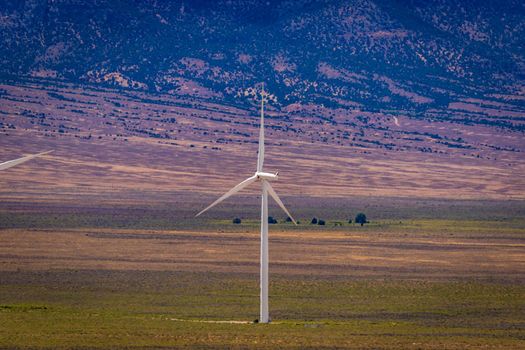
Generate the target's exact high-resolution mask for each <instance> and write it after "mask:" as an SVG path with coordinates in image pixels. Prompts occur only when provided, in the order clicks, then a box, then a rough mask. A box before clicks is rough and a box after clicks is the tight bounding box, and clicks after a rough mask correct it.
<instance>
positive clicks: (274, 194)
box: [264, 181, 297, 225]
mask: <svg viewBox="0 0 525 350" xmlns="http://www.w3.org/2000/svg"><path fill="white" fill-rule="evenodd" d="M264 182H265V183H266V188H267V189H268V193H269V194H270V196H272V198H273V199H274V200H275V201H276V202H277V204H279V206H280V207H281V209H282V210H284V212H285V213H286V215H288V216H289V217H290V219H292V222H293V223H294V224H296V225H297V222H296V221H295V219H294V218H293V216H292V214H290V212H289V211H288V210H287V209H286V207H285V206H284V204H283V202H282V201H281V199H280V198H279V196H278V195H277V193H276V192H275V190H274V189H273V187H272V185H270V183H269V182H268V181H264Z"/></svg>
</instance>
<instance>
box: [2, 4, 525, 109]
mask: <svg viewBox="0 0 525 350" xmlns="http://www.w3.org/2000/svg"><path fill="white" fill-rule="evenodd" d="M0 28H1V31H0V42H1V49H0V63H1V68H0V69H1V70H2V73H3V74H4V75H8V76H33V77H44V78H53V79H65V80H68V81H75V82H84V83H94V84H105V85H116V86H120V87H122V88H129V89H140V90H147V91H155V92H159V91H162V92H169V93H173V94H189V95H195V96H200V97H206V98H216V99H233V98H235V97H238V96H239V95H240V94H245V93H246V92H247V91H248V93H249V89H250V88H251V87H254V86H255V84H256V83H258V82H260V81H266V82H267V83H268V84H270V87H271V89H272V91H273V92H274V94H275V95H276V96H277V98H278V101H279V103H280V104H281V105H287V104H290V103H294V102H301V103H308V102H312V103H316V104H324V105H333V104H335V105H342V106H346V105H348V104H349V103H350V104H352V103H353V104H355V103H357V104H362V105H363V106H365V107H366V108H368V109H380V108H394V109H399V108H403V109H406V108H408V109H414V110H421V109H426V108H429V107H438V106H447V105H448V103H449V102H450V101H451V100H455V99H457V97H458V96H466V97H483V96H485V95H486V94H489V93H502V92H504V93H519V94H523V93H525V92H524V91H523V81H524V80H523V79H524V77H525V3H524V2H523V1H519V0H510V1H503V2H499V1H478V0H468V1H460V2H458V1H449V0H432V1H414V0H397V1H385V0H377V1H370V0H339V1H322V0H298V1H296V0H294V1H289V0H288V1H286V0H260V1H259V0H251V1H244V0H243V1H235V0H234V1H187V0H186V1H168V0H166V1H162V0H160V1H124V0H116V1H109V0H102V1H100V0H99V1H79V0H61V1H51V0H27V1H20V0H12V1H10V0H7V1H3V2H2V4H0Z"/></svg>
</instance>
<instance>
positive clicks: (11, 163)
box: [0, 151, 53, 170]
mask: <svg viewBox="0 0 525 350" xmlns="http://www.w3.org/2000/svg"><path fill="white" fill-rule="evenodd" d="M50 152H53V151H47V152H42V153H38V154H31V155H29V156H25V157H22V158H18V159H13V160H9V161H7V162H4V163H0V170H5V169H9V168H11V167H14V166H15V165H18V164H22V163H24V162H27V161H28V160H31V159H33V158H36V157H39V156H42V155H44V154H48V153H50Z"/></svg>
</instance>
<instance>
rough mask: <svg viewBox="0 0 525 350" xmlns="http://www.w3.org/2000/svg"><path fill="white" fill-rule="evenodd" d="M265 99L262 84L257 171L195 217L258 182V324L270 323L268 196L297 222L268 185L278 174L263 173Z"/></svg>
mask: <svg viewBox="0 0 525 350" xmlns="http://www.w3.org/2000/svg"><path fill="white" fill-rule="evenodd" d="M265 99H266V93H265V92H264V84H263V85H262V92H261V126H260V129H259V154H258V156H257V170H256V171H255V174H254V175H253V176H250V177H249V178H247V179H246V180H244V181H242V182H241V183H239V184H238V185H237V186H235V187H234V188H232V189H231V190H229V191H228V192H226V193H225V194H224V195H222V197H220V198H219V199H217V200H216V201H215V202H213V203H212V204H210V205H209V206H208V207H206V208H205V209H203V210H202V211H201V212H200V213H198V214H197V215H196V216H199V215H201V214H202V213H204V212H205V211H207V210H208V209H210V208H212V207H214V206H215V205H217V204H219V203H220V202H222V201H223V200H225V199H226V198H228V197H230V196H232V195H234V194H235V193H237V192H239V191H240V190H242V189H243V188H245V187H247V186H248V185H250V184H252V183H254V182H260V184H261V191H262V196H261V197H262V199H261V277H260V288H261V297H260V298H261V299H260V300H261V301H260V317H259V322H260V323H268V322H270V317H269V314H268V194H270V196H272V198H273V199H274V200H275V201H276V202H277V204H278V205H279V206H280V207H281V209H282V210H284V212H285V213H286V215H288V217H290V219H292V221H293V223H294V224H295V225H297V222H296V221H295V219H294V218H293V217H292V215H291V214H290V212H289V211H288V210H287V209H286V207H285V206H284V204H283V202H282V201H281V199H280V198H279V196H278V195H277V193H276V192H275V190H274V189H273V187H272V185H270V181H275V180H277V178H278V173H275V174H273V173H267V172H264V171H263V164H264V102H265Z"/></svg>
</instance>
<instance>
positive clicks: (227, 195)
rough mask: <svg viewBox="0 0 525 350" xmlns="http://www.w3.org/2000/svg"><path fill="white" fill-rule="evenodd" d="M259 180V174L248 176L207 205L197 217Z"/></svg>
mask: <svg viewBox="0 0 525 350" xmlns="http://www.w3.org/2000/svg"><path fill="white" fill-rule="evenodd" d="M256 180H257V176H255V175H254V176H252V177H249V178H247V179H246V180H244V181H243V182H241V183H240V184H238V185H237V186H235V187H234V188H232V189H231V190H229V191H228V192H226V193H225V194H223V195H222V196H221V197H220V198H219V199H217V200H216V201H215V202H213V203H212V204H210V205H209V206H208V207H206V208H205V209H203V210H202V211H201V212H199V213H198V214H197V215H195V217H197V216H199V215H201V214H202V213H204V212H205V211H206V210H208V209H210V208H212V207H214V206H215V205H217V204H219V203H220V202H222V201H223V200H225V199H226V198H228V197H230V196H232V195H234V194H235V193H237V192H239V191H240V190H242V189H243V188H245V187H246V186H248V185H249V184H251V183H252V182H254V181H256Z"/></svg>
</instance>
